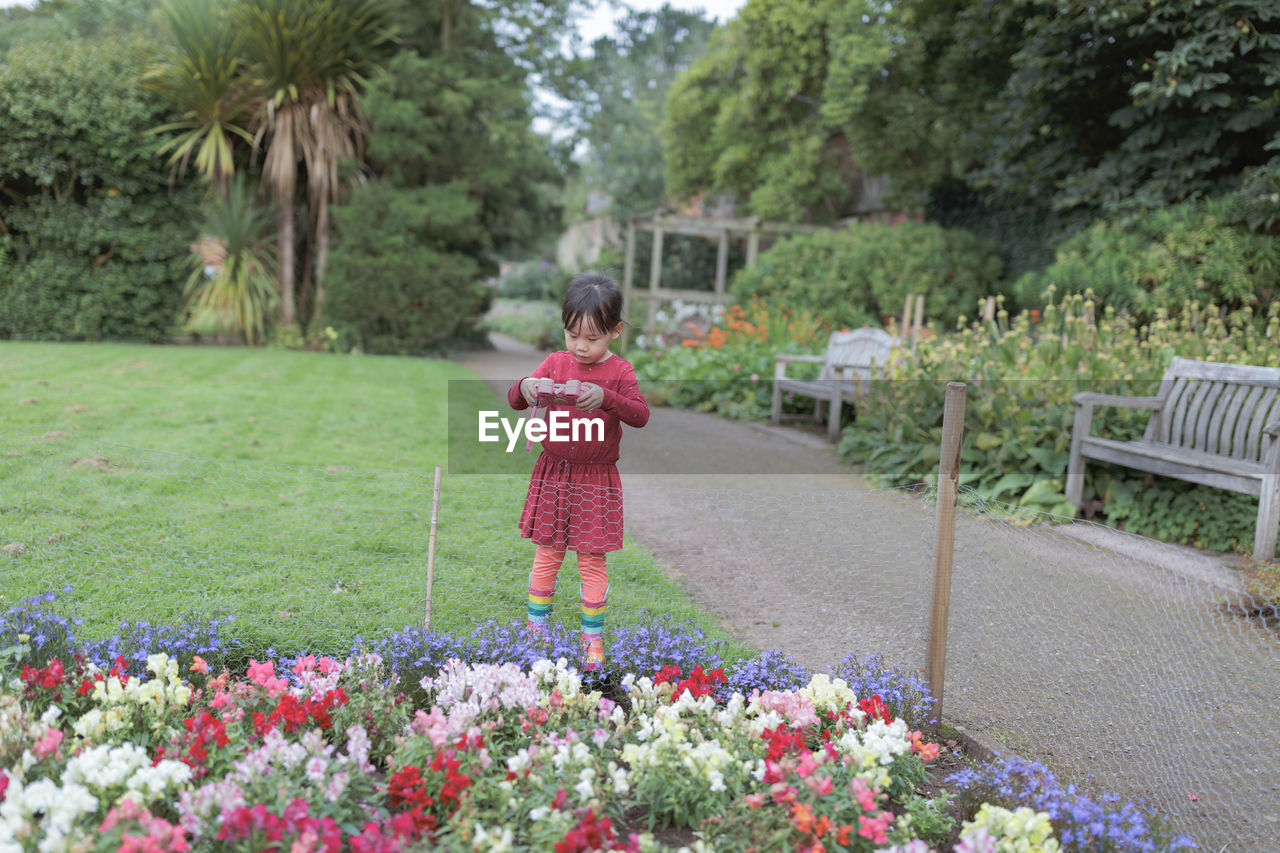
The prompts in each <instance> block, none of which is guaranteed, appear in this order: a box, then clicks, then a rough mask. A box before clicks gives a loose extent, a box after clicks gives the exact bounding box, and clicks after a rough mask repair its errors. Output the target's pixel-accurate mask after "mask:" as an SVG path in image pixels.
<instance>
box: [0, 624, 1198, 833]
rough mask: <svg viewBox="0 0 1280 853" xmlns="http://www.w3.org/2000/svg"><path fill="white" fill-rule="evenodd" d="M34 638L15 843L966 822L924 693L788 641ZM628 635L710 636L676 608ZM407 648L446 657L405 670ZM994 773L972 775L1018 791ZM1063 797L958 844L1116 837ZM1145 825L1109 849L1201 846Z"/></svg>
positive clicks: (3, 814)
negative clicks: (753, 651) (653, 655)
mask: <svg viewBox="0 0 1280 853" xmlns="http://www.w3.org/2000/svg"><path fill="white" fill-rule="evenodd" d="M14 624H15V619H14V611H13V610H11V611H10V612H9V614H6V618H5V619H0V646H4V645H7V643H8V642H9V641H10V640H11V638H10V637H8V636H7V633H8V632H11V631H12V629H13V625H14ZM496 628H502V630H506V628H505V626H493V630H491V631H490V633H489V634H487V635H486V636H489V637H490V638H492V637H493V636H495V633H494V630H496ZM496 635H501V631H498V632H497V634H496ZM406 636H408V633H407V634H406ZM421 638H422V637H421V635H420V639H421ZM17 639H19V640H20V642H19V643H18V644H17V645H10V646H9V647H8V648H7V649H6V650H5V651H4V652H3V654H0V675H3V683H2V684H0V768H3V769H0V853H9V851H29V850H41V851H63V850H65V851H71V850H74V851H90V850H110V851H144V850H145V851H182V850H245V851H249V850H254V851H257V850H290V851H318V850H325V851H338V850H351V851H357V853H358V852H359V851H400V850H409V849H424V848H427V847H431V848H433V849H444V850H488V851H516V850H529V851H549V850H555V851H557V853H567V851H587V850H631V851H638V850H652V851H657V850H668V849H674V848H673V847H672V846H671V844H670V843H669V836H665V835H664V836H663V838H668V840H662V838H660V837H659V836H657V835H655V832H654V831H655V830H660V829H661V828H663V827H676V828H682V829H683V830H684V831H685V832H684V835H683V838H682V843H683V844H684V845H685V846H687V847H688V848H689V849H690V850H708V851H709V850H719V851H748V850H761V851H764V850H802V851H819V850H859V851H865V850H878V849H889V850H900V851H912V853H924V851H928V850H930V849H931V845H935V844H941V843H942V842H943V841H946V842H947V848H948V849H949V848H950V847H951V844H950V841H951V840H953V839H956V836H955V834H954V833H953V832H952V830H951V827H950V826H949V820H950V819H949V818H947V817H946V815H945V813H944V811H943V809H942V808H941V807H940V806H944V805H945V801H944V802H942V803H939V802H938V801H930V800H927V799H925V798H923V797H921V796H919V795H918V794H917V793H916V790H917V787H918V785H919V784H920V782H921V780H922V779H923V778H924V776H925V772H926V769H925V768H926V763H927V762H929V761H930V760H932V759H933V758H934V757H935V756H936V755H937V754H938V746H937V744H934V743H931V742H930V741H929V740H928V739H927V738H926V737H925V736H924V735H923V734H922V733H921V732H920V731H917V730H915V729H914V722H911V721H914V720H916V719H919V718H920V716H921V715H922V714H923V713H925V712H926V710H927V706H928V700H927V697H926V696H925V695H924V694H923V693H922V692H921V691H920V689H919V685H918V683H917V682H916V681H915V680H914V679H913V678H911V677H908V676H905V675H902V674H901V673H896V672H894V671H892V670H887V669H885V668H884V667H883V666H882V665H880V663H879V662H878V661H875V660H874V659H873V660H870V661H864V662H859V661H857V660H855V659H848V660H846V662H845V663H844V664H843V665H842V667H841V670H840V671H839V672H838V673H836V674H835V675H827V674H821V673H819V674H809V673H806V672H804V671H803V670H802V669H801V668H800V667H798V666H797V665H796V664H795V662H794V661H791V660H790V659H788V658H786V657H785V656H783V655H779V654H778V653H776V652H775V653H766V654H765V655H762V656H760V657H758V658H755V659H751V660H748V661H741V662H738V663H737V664H736V665H734V666H732V667H730V668H729V672H728V673H726V672H725V671H724V670H723V669H721V668H718V667H717V668H714V669H712V668H704V667H703V666H702V663H703V662H701V661H694V660H685V661H682V662H679V663H675V662H673V663H666V664H663V665H662V666H661V667H660V668H657V669H656V670H651V671H648V672H626V673H621V672H619V671H618V670H617V669H616V668H606V670H605V671H604V672H602V673H591V674H587V675H583V674H581V673H579V672H578V671H577V670H576V669H575V668H574V667H573V666H571V665H570V664H569V663H568V661H566V660H565V659H564V658H560V659H559V660H557V661H555V662H553V661H551V660H549V659H547V658H541V659H538V660H535V661H533V662H532V663H516V662H497V661H478V660H475V659H474V657H476V656H489V655H493V654H494V653H495V651H496V643H497V641H496V640H492V639H490V641H489V645H488V646H487V647H485V646H484V644H483V643H481V642H478V641H476V640H475V639H474V638H472V639H470V640H465V641H464V640H452V641H441V642H435V641H434V640H433V638H431V637H429V636H427V637H426V638H425V639H428V640H432V642H433V643H434V644H433V645H432V646H431V649H433V650H434V652H444V651H446V650H448V649H451V650H452V651H453V652H455V653H456V654H455V656H453V657H451V658H450V659H448V660H446V661H445V662H443V664H442V665H440V666H438V667H428V666H427V664H426V663H424V661H425V660H426V659H427V658H429V657H430V654H425V655H423V656H419V657H416V658H415V657H414V656H413V653H412V652H411V651H410V650H409V649H408V641H406V640H404V639H403V638H402V639H401V640H400V641H399V645H398V646H397V645H396V643H394V642H392V643H391V644H390V645H389V646H384V648H385V649H386V650H388V651H390V650H393V649H397V648H398V650H399V652H398V656H397V655H395V654H393V655H389V656H383V655H380V654H377V653H374V652H370V651H365V652H360V653H357V654H353V655H352V656H350V657H348V658H347V659H346V660H344V661H337V660H334V659H333V658H329V657H315V656H311V655H306V656H301V657H298V658H295V659H294V660H293V661H292V664H291V665H290V666H289V667H288V668H278V667H277V665H276V663H275V662H274V661H266V662H260V661H258V660H256V659H253V660H250V661H249V663H248V665H247V667H246V668H245V670H244V671H243V672H236V673H232V672H230V671H228V670H226V669H223V670H221V671H219V672H217V673H215V672H214V671H213V670H212V668H211V667H210V666H209V663H208V660H206V659H205V658H204V657H203V656H202V655H200V654H198V653H192V652H189V651H188V652H185V653H183V655H182V659H181V660H179V659H176V658H172V657H169V656H168V655H167V654H166V653H164V652H153V653H152V654H150V655H149V656H148V657H147V658H146V663H145V671H136V670H135V668H133V667H131V666H130V664H129V662H128V660H127V659H126V657H125V656H124V655H123V654H121V655H119V656H118V657H117V658H116V659H115V660H114V661H111V662H110V663H109V664H108V663H106V662H97V661H94V660H91V659H89V658H87V657H86V656H85V654H84V649H83V647H81V648H79V649H77V650H76V651H75V652H73V653H72V655H71V656H70V657H65V658H64V657H52V658H48V657H46V658H45V659H40V658H38V657H36V656H34V652H33V646H32V644H31V642H30V640H31V639H32V638H30V637H29V636H28V635H26V634H23V635H21V637H18V638H17ZM47 639H48V638H47V637H46V640H47ZM626 642H628V640H627V638H625V637H624V638H623V641H622V643H621V644H619V645H621V646H622V647H623V648H624V649H625V648H627V647H626V645H625V644H626ZM629 642H631V643H633V646H632V647H631V651H634V652H636V653H641V652H642V650H645V649H651V648H653V647H657V648H659V649H660V650H661V651H660V653H659V656H665V655H670V654H680V653H682V652H684V653H689V652H692V653H695V654H705V652H706V648H705V645H704V644H703V642H702V640H700V638H699V637H698V636H697V634H696V633H689V634H688V635H683V632H682V630H681V629H680V628H679V626H675V627H664V628H662V629H660V630H654V631H651V632H649V633H647V634H645V633H643V632H633V634H632V636H631V638H630V640H629ZM450 643H452V645H450ZM215 645H216V644H215ZM446 647H448V649H447V648H446ZM617 648H618V645H615V646H614V650H615V652H616V650H617ZM434 652H433V653H434ZM464 658H473V659H470V660H467V659H464ZM614 659H615V660H616V659H617V657H616V656H615V658H614ZM413 663H416V664H417V665H418V666H419V667H424V668H429V669H431V671H430V672H429V674H424V675H421V676H418V675H416V674H415V675H414V676H405V675H404V674H405V673H406V672H408V670H409V669H410V668H411V667H409V666H408V664H413ZM841 673H843V674H845V675H848V676H849V679H848V680H846V679H845V678H843V677H840V675H841ZM409 677H411V678H414V681H413V682H412V683H410V682H409V681H408V680H407V678H409ZM748 685H750V692H749V693H744V692H742V690H741V689H734V688H735V687H747V686H748ZM872 685H877V686H881V687H883V690H884V695H880V694H872V693H869V692H867V689H866V688H868V687H870V686H872ZM994 772H995V771H992V770H990V769H982V770H981V771H975V773H984V774H987V775H984V776H975V777H973V779H971V780H970V781H969V782H968V783H967V784H969V785H970V786H971V787H973V788H974V790H986V788H984V787H983V786H984V785H985V786H987V787H994V788H996V789H1000V788H1001V785H1002V783H1001V782H1000V781H999V780H997V781H995V782H993V781H991V780H993V779H996V777H995V776H992V775H991V774H992V773H994ZM1004 787H1006V788H1007V787H1008V786H1007V785H1004ZM1030 787H1031V789H1033V790H1034V791H1039V792H1040V793H1043V790H1044V789H1043V786H1040V787H1037V786H1035V785H1032V786H1030ZM995 793H996V794H999V793H1000V791H999V790H996V791H995ZM1006 794H1007V792H1006ZM1071 796H1074V794H1072V795H1071ZM1068 800H1070V797H1068V795H1067V794H1065V793H1061V792H1060V795H1059V798H1058V799H1056V800H1053V801H1052V802H1050V801H1045V802H1040V801H1039V800H1037V801H1034V802H1026V803H1012V802H1009V797H1008V796H1007V795H1006V796H1004V797H1003V798H1001V797H999V796H993V797H991V798H990V801H989V802H984V803H975V804H973V808H972V809H971V810H970V812H971V814H972V815H973V819H972V820H970V821H968V822H966V823H965V825H964V829H963V830H962V831H961V832H960V833H959V835H958V841H957V844H956V845H955V849H956V850H964V851H979V850H982V851H997V850H1000V851H1003V850H1015V849H1016V850H1041V851H1053V850H1058V849H1076V850H1094V849H1102V848H1099V847H1097V846H1090V845H1091V843H1092V842H1091V841H1090V839H1089V837H1088V832H1089V830H1088V829H1087V828H1084V829H1082V828H1081V827H1079V826H1076V825H1075V824H1074V823H1072V821H1075V820H1076V819H1077V811H1073V808H1075V807H1074V806H1072V805H1070V804H1069V803H1068ZM1071 802H1072V803H1074V800H1071ZM1124 808H1125V809H1131V808H1132V807H1131V806H1129V805H1126V806H1125V807H1124ZM1077 810H1078V809H1077ZM1109 813H1119V812H1118V811H1117V810H1116V809H1115V808H1113V807H1110V806H1108V807H1107V808H1106V809H1101V810H1100V811H1095V812H1088V813H1086V812H1083V811H1082V812H1080V814H1082V815H1084V817H1083V819H1088V820H1092V821H1094V822H1097V823H1106V819H1105V818H1104V817H1103V815H1105V814H1109ZM1134 813H1135V814H1136V812H1134ZM1128 814H1129V813H1128V812H1124V813H1123V816H1122V818H1121V819H1120V821H1124V820H1128V819H1129V818H1128ZM1120 821H1113V823H1114V824H1115V825H1119V823H1120ZM1125 826H1126V827H1128V828H1129V829H1130V830H1131V832H1130V835H1131V836H1132V835H1133V831H1132V830H1133V827H1134V824H1132V822H1130V823H1126V824H1125ZM1142 827H1145V828H1146V829H1145V830H1144V831H1143V832H1142V834H1141V837H1137V838H1136V841H1134V843H1132V844H1130V845H1129V846H1124V843H1118V844H1117V845H1116V846H1111V847H1107V848H1106V849H1116V850H1149V849H1177V848H1178V847H1181V846H1184V845H1183V843H1182V842H1181V841H1177V842H1172V843H1170V842H1168V841H1166V840H1164V839H1163V836H1161V835H1160V833H1158V832H1156V831H1154V830H1150V828H1149V827H1150V824H1142ZM1073 832H1074V835H1073V834H1072V833H1073ZM1125 843H1127V842H1125ZM1144 845H1145V846H1144ZM1161 845H1163V846H1161Z"/></svg>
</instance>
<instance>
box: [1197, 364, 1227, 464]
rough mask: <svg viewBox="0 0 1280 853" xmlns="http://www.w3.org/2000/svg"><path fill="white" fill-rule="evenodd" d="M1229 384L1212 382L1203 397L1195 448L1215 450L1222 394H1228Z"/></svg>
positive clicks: (1213, 451)
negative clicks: (1211, 386)
mask: <svg viewBox="0 0 1280 853" xmlns="http://www.w3.org/2000/svg"><path fill="white" fill-rule="evenodd" d="M1235 387H1236V386H1231V384H1229V383H1225V382H1215V383H1213V388H1212V391H1210V394H1208V397H1206V398H1204V405H1203V406H1201V414H1199V419H1198V420H1197V421H1196V444H1194V447H1196V450H1198V451H1204V452H1206V453H1216V452H1217V432H1219V429H1220V427H1221V424H1222V402H1225V401H1224V400H1222V394H1224V393H1225V394H1230V392H1231V389H1233V388H1235Z"/></svg>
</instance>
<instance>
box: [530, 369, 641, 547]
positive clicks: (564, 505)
mask: <svg viewBox="0 0 1280 853" xmlns="http://www.w3.org/2000/svg"><path fill="white" fill-rule="evenodd" d="M529 375H530V376H531V377H533V378H537V379H541V378H550V379H552V380H554V381H555V382H557V383H563V382H567V381H568V380H570V379H577V380H578V381H580V382H591V383H593V384H596V385H599V386H600V387H601V388H603V389H604V402H603V403H602V404H601V406H600V408H599V409H596V410H595V411H592V412H583V411H580V410H579V409H577V408H576V407H574V406H569V405H561V406H553V407H552V411H557V410H558V411H564V412H567V413H568V414H569V417H570V418H571V419H572V420H581V419H590V418H600V419H601V420H602V421H603V422H604V439H603V441H599V440H593V439H595V438H596V436H597V434H598V433H597V432H594V431H591V430H589V429H584V430H582V431H581V432H580V433H579V438H580V439H583V440H579V441H550V440H544V441H543V442H542V454H541V455H540V456H539V457H538V461H537V462H536V463H535V464H534V467H533V476H532V477H531V478H530V480H529V493H528V495H527V496H526V497H525V501H524V510H523V511H522V512H521V513H520V535H521V536H523V537H525V538H526V539H531V540H533V541H534V542H535V543H537V544H539V545H546V546H548V547H551V548H554V549H556V550H557V551H564V550H572V551H578V552H584V553H588V554H598V553H603V552H605V551H617V550H620V549H621V548H622V478H621V477H620V476H619V475H618V466H617V464H616V463H617V461H618V448H619V445H620V444H621V443H622V425H623V424H624V423H625V424H627V425H628V426H632V427H642V426H644V425H645V424H646V423H648V421H649V404H648V403H647V402H645V399H644V395H643V394H641V393H640V386H639V384H638V383H637V382H636V372H635V370H633V369H632V367H631V364H630V363H629V362H627V361H626V360H625V359H623V358H621V357H619V356H617V355H612V354H611V355H610V356H609V357H608V358H606V359H605V360H604V361H600V362H597V363H595V364H582V363H580V362H579V361H578V360H577V359H576V358H574V357H573V356H572V355H571V354H570V353H569V352H568V351H566V350H561V351H560V352H554V353H552V354H551V355H549V356H547V358H546V360H545V361H543V362H542V364H541V365H539V366H538V369H537V370H535V371H534V372H533V373H531V374H529ZM521 381H523V380H521ZM507 401H508V402H509V403H510V404H511V407H512V408H513V409H516V410H517V411H519V410H523V409H527V408H529V404H528V403H527V402H525V399H524V395H523V394H521V393H520V383H519V382H517V383H515V384H514V385H512V386H511V388H510V389H508V391H507ZM566 423H567V426H568V428H569V429H568V430H566V429H565V428H562V430H561V431H562V432H568V434H570V435H572V432H571V431H570V430H571V428H572V423H571V422H566ZM584 426H585V425H584Z"/></svg>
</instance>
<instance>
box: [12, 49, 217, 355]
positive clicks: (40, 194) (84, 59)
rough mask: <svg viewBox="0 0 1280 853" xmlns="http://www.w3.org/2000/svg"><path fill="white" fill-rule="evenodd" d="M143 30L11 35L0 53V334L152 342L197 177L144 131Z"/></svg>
mask: <svg viewBox="0 0 1280 853" xmlns="http://www.w3.org/2000/svg"><path fill="white" fill-rule="evenodd" d="M148 52H149V44H148V43H147V41H146V40H144V39H143V38H141V37H137V38H132V39H120V38H117V37H112V38H110V39H103V40H97V39H70V40H64V41H55V42H52V43H49V44H30V45H26V44H23V45H19V46H17V47H15V48H13V49H12V50H10V51H9V52H8V53H7V54H6V56H5V61H4V62H2V63H0V125H2V126H3V132H0V337H12V338H17V339H28V340H30V339H45V340H67V339H71V340H102V339H121V338H123V339H130V340H147V341H163V340H167V339H168V337H169V335H170V334H171V332H172V328H173V324H174V319H175V316H176V314H177V309H178V302H179V299H180V292H179V287H178V282H179V281H180V280H181V276H182V270H183V266H184V264H185V262H186V256H187V245H188V243H189V242H190V235H189V234H187V233H186V226H185V223H187V222H188V221H190V219H191V217H192V215H193V213H194V212H195V209H196V195H197V194H196V192H195V189H196V188H195V187H193V186H189V185H183V184H178V185H177V186H174V187H171V186H170V185H169V181H168V179H167V177H166V170H165V169H164V167H163V165H162V164H161V163H160V162H158V161H157V160H156V159H155V157H154V156H153V155H154V150H153V149H154V145H153V144H151V143H150V142H148V141H147V140H145V139H144V138H143V133H144V131H145V130H146V129H147V128H148V127H151V126H153V125H154V124H156V123H157V122H159V121H160V120H161V119H162V117H163V115H164V110H165V109H166V105H165V103H164V102H163V101H162V100H161V99H160V98H159V97H157V96H155V95H153V94H151V93H149V92H147V91H145V90H144V89H142V88H141V87H139V86H138V85H137V80H138V75H139V73H140V72H141V70H142V68H143V64H144V62H145V61H146V58H147V56H148Z"/></svg>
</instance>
